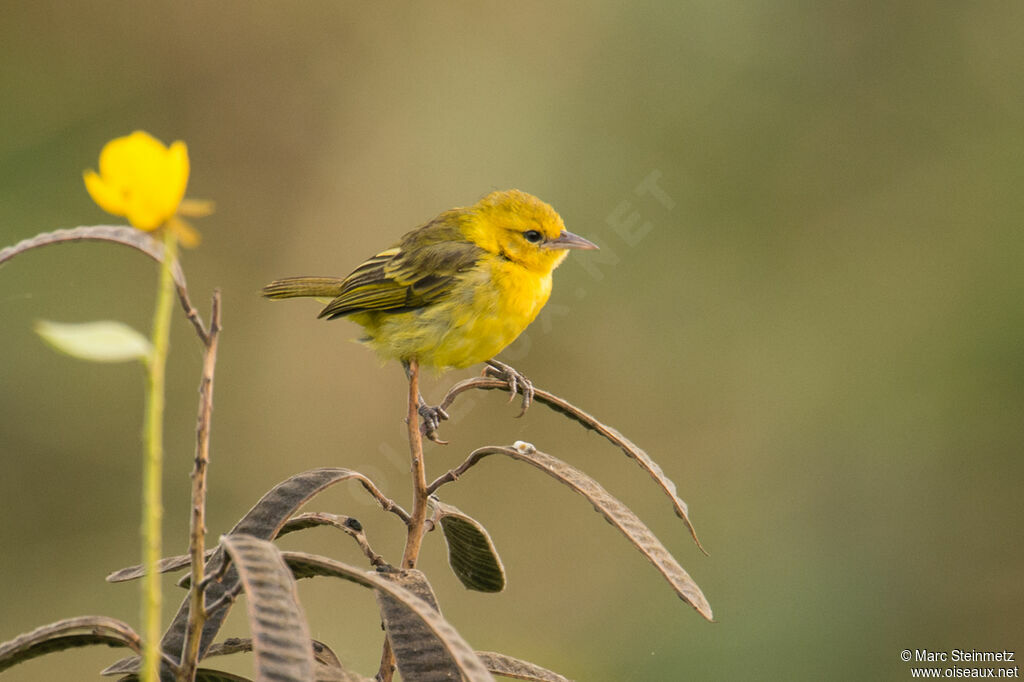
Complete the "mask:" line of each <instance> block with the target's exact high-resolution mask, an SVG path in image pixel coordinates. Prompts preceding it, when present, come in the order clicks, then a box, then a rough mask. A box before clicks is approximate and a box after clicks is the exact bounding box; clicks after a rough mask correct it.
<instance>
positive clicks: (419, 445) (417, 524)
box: [377, 360, 428, 682]
mask: <svg viewBox="0 0 1024 682" xmlns="http://www.w3.org/2000/svg"><path fill="white" fill-rule="evenodd" d="M406 374H407V375H408V377H409V408H408V410H407V411H406V415H405V422H406V431H407V432H408V435H409V455H410V459H411V462H412V489H413V493H412V494H413V498H412V516H411V517H410V518H409V520H408V522H407V532H406V538H405V551H404V552H403V553H402V568H415V567H416V561H417V560H418V559H419V556H420V548H421V547H422V546H423V530H424V528H425V527H426V523H427V506H428V505H427V501H428V493H427V469H426V464H425V463H424V461H423V435H422V433H421V431H420V419H419V414H420V413H419V397H420V365H419V363H418V362H417V361H416V360H411V361H410V362H409V364H408V365H407V366H406ZM394 673H395V654H394V650H393V649H392V647H391V642H390V641H389V640H388V639H387V637H385V638H384V647H383V650H382V651H381V656H380V669H379V670H378V671H377V679H378V680H380V681H381V682H390V681H391V679H392V677H393V676H394Z"/></svg>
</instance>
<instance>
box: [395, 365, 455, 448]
mask: <svg viewBox="0 0 1024 682" xmlns="http://www.w3.org/2000/svg"><path fill="white" fill-rule="evenodd" d="M402 367H403V368H404V369H405V378H406V379H409V378H411V377H410V369H409V363H408V362H406V361H405V360H403V361H402ZM416 403H417V405H418V407H417V408H416V411H417V412H419V414H420V419H422V420H423V426H422V430H423V435H424V436H426V437H427V438H429V439H430V440H432V441H434V442H435V443H439V444H441V445H447V444H448V441H446V440H441V439H440V438H438V437H437V430H438V428H440V426H441V422H443V421H444V420H445V419H448V413H447V412H445V411H444V410H443V409H442V408H441V406H440V405H437V406H432V405H428V404H427V401H426V400H424V399H423V395H422V394H420V393H419V392H417V394H416Z"/></svg>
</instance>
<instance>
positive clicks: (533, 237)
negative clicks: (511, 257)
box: [523, 230, 544, 244]
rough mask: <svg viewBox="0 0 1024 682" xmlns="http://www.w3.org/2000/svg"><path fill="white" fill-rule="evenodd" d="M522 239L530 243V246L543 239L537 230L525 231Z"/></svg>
mask: <svg viewBox="0 0 1024 682" xmlns="http://www.w3.org/2000/svg"><path fill="white" fill-rule="evenodd" d="M523 239H525V240H526V241H528V242H530V243H531V244H536V243H538V242H539V241H540V240H541V239H544V235H542V234H541V233H540V232H538V231H537V230H527V231H526V232H523Z"/></svg>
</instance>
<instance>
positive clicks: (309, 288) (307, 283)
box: [263, 277, 345, 298]
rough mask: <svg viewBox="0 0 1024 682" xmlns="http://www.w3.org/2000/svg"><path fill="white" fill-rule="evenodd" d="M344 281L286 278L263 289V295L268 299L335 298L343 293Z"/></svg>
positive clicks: (327, 278)
mask: <svg viewBox="0 0 1024 682" xmlns="http://www.w3.org/2000/svg"><path fill="white" fill-rule="evenodd" d="M344 281H345V280H343V279H342V278H340V277H286V278H285V279H277V280H274V281H273V282H271V283H270V284H268V285H267V286H265V287H263V295H264V296H266V297H267V298H298V297H300V296H312V297H314V298H334V297H335V296H338V295H339V294H340V293H341V284H342V282H344Z"/></svg>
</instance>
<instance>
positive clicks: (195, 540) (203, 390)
mask: <svg viewBox="0 0 1024 682" xmlns="http://www.w3.org/2000/svg"><path fill="white" fill-rule="evenodd" d="M178 292H179V296H180V297H181V299H182V303H183V304H185V303H186V301H187V300H188V296H187V294H186V293H185V290H184V287H179V289H178ZM186 314H188V306H186ZM189 319H192V320H193V324H194V325H196V329H197V332H198V333H199V335H200V338H201V339H202V341H203V343H204V345H205V347H206V348H205V351H204V353H203V373H202V378H201V379H200V383H199V414H198V416H197V418H196V456H195V462H194V466H193V469H192V515H191V523H190V528H189V555H190V556H191V561H192V566H191V571H192V572H191V592H190V597H189V598H190V607H189V619H188V625H187V630H186V634H185V648H184V651H183V652H182V659H181V667H180V669H179V673H178V679H179V680H182V681H183V682H189V681H190V680H192V678H193V677H194V676H195V671H196V667H197V666H198V664H199V641H200V637H201V636H202V632H203V625H204V624H205V622H206V616H207V610H206V605H205V603H204V600H205V595H206V592H205V590H204V589H203V588H204V587H205V582H204V580H203V578H204V576H203V570H204V561H203V558H204V555H205V549H206V546H205V543H206V469H207V465H208V464H209V462H210V424H211V420H212V416H213V374H214V369H215V368H216V364H217V344H218V340H219V338H220V330H221V325H220V291H219V290H215V291H214V292H213V303H212V305H211V312H210V329H209V332H206V331H205V330H203V329H202V322H201V321H200V320H199V317H198V315H196V317H195V318H192V317H190V318H189Z"/></svg>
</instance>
